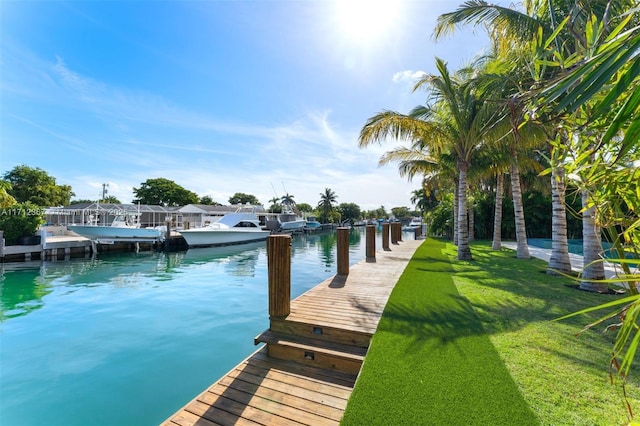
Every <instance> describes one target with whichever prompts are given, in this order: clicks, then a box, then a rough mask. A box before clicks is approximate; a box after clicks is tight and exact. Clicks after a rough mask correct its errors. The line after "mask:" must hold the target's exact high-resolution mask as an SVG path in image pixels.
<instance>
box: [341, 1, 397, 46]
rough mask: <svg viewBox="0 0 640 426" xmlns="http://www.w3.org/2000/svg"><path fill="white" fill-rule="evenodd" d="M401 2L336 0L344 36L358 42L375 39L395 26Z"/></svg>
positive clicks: (381, 36)
mask: <svg viewBox="0 0 640 426" xmlns="http://www.w3.org/2000/svg"><path fill="white" fill-rule="evenodd" d="M400 4H401V2H399V1H397V0H396V1H393V0H336V8H337V19H338V24H339V26H340V27H341V31H342V33H343V34H344V37H347V38H349V39H350V40H352V41H354V42H356V43H367V42H371V41H375V40H377V39H380V38H383V37H384V36H385V35H387V34H388V33H389V30H390V29H391V28H393V26H394V24H395V23H396V20H397V16H398V15H399V8H400Z"/></svg>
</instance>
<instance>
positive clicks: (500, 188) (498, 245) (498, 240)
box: [491, 173, 504, 250]
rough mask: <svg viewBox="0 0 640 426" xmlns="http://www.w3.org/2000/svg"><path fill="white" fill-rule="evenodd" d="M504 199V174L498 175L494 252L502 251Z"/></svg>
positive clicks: (494, 216) (494, 218) (492, 244)
mask: <svg viewBox="0 0 640 426" xmlns="http://www.w3.org/2000/svg"><path fill="white" fill-rule="evenodd" d="M503 197H504V174H503V173H498V176H497V184H496V208H495V213H494V215H493V242H492V243H491V249H492V250H500V249H502V198H503Z"/></svg>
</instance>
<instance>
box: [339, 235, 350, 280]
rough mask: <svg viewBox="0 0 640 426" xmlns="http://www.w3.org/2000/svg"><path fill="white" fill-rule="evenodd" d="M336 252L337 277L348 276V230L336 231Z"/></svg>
mask: <svg viewBox="0 0 640 426" xmlns="http://www.w3.org/2000/svg"><path fill="white" fill-rule="evenodd" d="M336 233H337V236H338V237H337V241H336V250H337V255H338V256H337V257H338V275H349V228H346V227H339V228H337V229H336Z"/></svg>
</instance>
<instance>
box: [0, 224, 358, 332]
mask: <svg viewBox="0 0 640 426" xmlns="http://www.w3.org/2000/svg"><path fill="white" fill-rule="evenodd" d="M336 239H337V237H336V233H335V232H321V233H317V234H310V235H297V236H294V237H292V242H291V255H292V264H296V266H301V265H302V266H303V268H307V267H309V266H311V265H313V264H315V265H316V267H317V266H321V267H322V269H323V270H324V271H325V272H328V273H331V272H333V268H334V265H335V264H336V249H335V247H336ZM362 239H363V234H362V232H360V231H359V230H357V229H355V230H352V231H351V232H350V233H349V244H350V247H351V248H352V250H357V249H358V247H360V245H361V243H362V241H361V240H362ZM265 257H266V243H265V242H264V241H261V242H256V243H250V244H242V245H231V246H224V247H209V248H195V249H189V250H187V251H184V252H176V253H157V252H140V253H106V254H102V255H100V256H98V257H94V258H87V259H71V260H66V261H44V262H28V263H15V264H2V265H1V269H0V321H4V320H6V319H8V318H13V317H17V316H22V315H26V314H28V313H30V312H33V311H35V310H37V309H40V308H41V307H42V306H44V301H43V298H44V297H45V296H47V295H48V294H50V293H51V292H52V291H53V290H54V289H55V288H64V292H65V293H72V292H74V291H77V290H78V289H84V288H89V287H101V286H111V287H116V288H136V287H138V286H144V285H149V283H150V282H152V283H153V285H160V284H161V283H166V282H170V281H175V280H178V279H179V278H180V277H181V276H184V275H185V274H187V275H188V272H189V270H190V269H194V268H196V269H197V268H222V270H223V272H224V275H226V276H229V277H234V278H239V277H247V278H250V277H255V276H256V269H257V268H264V267H265V264H266V262H262V263H260V262H261V259H262V260H264V259H265ZM294 267H295V266H294Z"/></svg>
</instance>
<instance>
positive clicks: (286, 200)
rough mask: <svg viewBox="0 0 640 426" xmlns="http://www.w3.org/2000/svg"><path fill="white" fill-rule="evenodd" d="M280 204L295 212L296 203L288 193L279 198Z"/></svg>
mask: <svg viewBox="0 0 640 426" xmlns="http://www.w3.org/2000/svg"><path fill="white" fill-rule="evenodd" d="M280 204H282V205H283V206H288V207H289V208H290V209H291V210H295V208H296V202H295V201H294V199H293V195H290V194H289V193H288V192H287V193H286V194H285V195H283V196H282V197H281V198H280Z"/></svg>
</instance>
